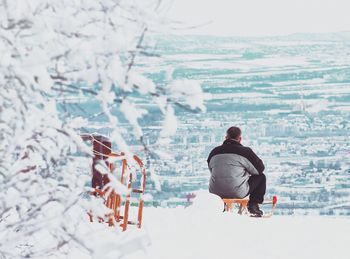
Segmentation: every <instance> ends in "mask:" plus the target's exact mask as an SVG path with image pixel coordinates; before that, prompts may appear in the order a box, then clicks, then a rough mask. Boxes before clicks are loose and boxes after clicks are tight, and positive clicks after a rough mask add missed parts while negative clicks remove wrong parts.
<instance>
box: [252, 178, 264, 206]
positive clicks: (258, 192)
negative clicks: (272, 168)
mask: <svg viewBox="0 0 350 259" xmlns="http://www.w3.org/2000/svg"><path fill="white" fill-rule="evenodd" d="M248 184H249V194H250V197H249V203H251V204H254V203H263V201H264V195H265V192H266V176H265V175H264V174H259V175H252V176H251V177H250V178H249V180H248Z"/></svg>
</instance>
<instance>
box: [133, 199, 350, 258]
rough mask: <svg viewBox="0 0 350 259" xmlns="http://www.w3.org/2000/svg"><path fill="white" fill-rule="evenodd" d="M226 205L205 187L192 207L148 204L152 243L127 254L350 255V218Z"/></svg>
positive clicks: (146, 238)
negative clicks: (255, 212) (246, 212)
mask: <svg viewBox="0 0 350 259" xmlns="http://www.w3.org/2000/svg"><path fill="white" fill-rule="evenodd" d="M221 211H222V204H221V201H220V200H219V199H216V197H214V196H211V195H210V194H204V193H202V194H201V195H199V198H198V199H197V201H196V202H195V204H194V205H193V206H191V207H188V208H145V209H144V221H143V222H144V226H143V229H142V230H141V231H140V232H139V236H140V237H141V239H142V240H143V243H144V244H147V246H146V247H145V249H144V250H138V251H136V252H134V253H132V254H129V255H128V256H127V257H126V258H128V259H141V258H147V259H151V258H152V259H173V258H174V259H207V258H208V259H221V258H225V259H228V258H238V259H250V258H254V259H255V258H259V259H289V258H293V259H303V258H305V259H306V258H307V259H313V258H315V259H316V258H317V259H323V258H327V259H333V258H334V259H348V258H350V253H349V249H348V245H349V241H350V239H349V236H350V218H330V217H317V216H315V217H314V216H303V217H302V216H298V217H293V216H274V217H272V218H270V219H258V218H249V217H245V216H238V215H234V214H230V213H222V212H221ZM131 231H133V230H131ZM135 232H136V231H135Z"/></svg>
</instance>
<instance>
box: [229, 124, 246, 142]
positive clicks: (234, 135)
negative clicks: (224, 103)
mask: <svg viewBox="0 0 350 259" xmlns="http://www.w3.org/2000/svg"><path fill="white" fill-rule="evenodd" d="M226 139H234V140H236V141H238V142H239V143H241V141H242V131H241V129H240V128H238V127H230V128H229V129H228V130H227V131H226Z"/></svg>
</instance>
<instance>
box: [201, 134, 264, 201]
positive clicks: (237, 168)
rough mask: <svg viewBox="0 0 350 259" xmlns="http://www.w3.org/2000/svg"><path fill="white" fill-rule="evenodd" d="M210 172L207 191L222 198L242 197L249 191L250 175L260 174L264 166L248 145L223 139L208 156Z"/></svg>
mask: <svg viewBox="0 0 350 259" xmlns="http://www.w3.org/2000/svg"><path fill="white" fill-rule="evenodd" d="M207 162H208V166H209V170H210V173H211V177H210V183H209V191H210V192H211V193H214V194H217V195H219V196H220V197H222V198H244V197H245V196H247V195H248V193H249V185H248V179H249V177H250V175H258V174H262V172H263V171H264V169H265V166H264V164H263V162H262V161H261V159H260V158H259V157H258V156H257V155H256V154H255V153H254V152H253V150H251V149H250V148H249V147H245V146H243V145H241V144H240V143H238V142H237V141H235V140H232V139H228V140H225V141H224V143H223V144H222V145H221V146H218V147H216V148H214V149H213V150H212V151H211V152H210V154H209V157H208V160H207Z"/></svg>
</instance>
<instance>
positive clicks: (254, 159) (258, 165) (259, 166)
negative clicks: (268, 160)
mask: <svg viewBox="0 0 350 259" xmlns="http://www.w3.org/2000/svg"><path fill="white" fill-rule="evenodd" d="M250 151H251V152H250V154H249V161H250V162H251V163H252V164H253V166H254V167H255V169H256V170H257V171H258V173H259V174H262V173H263V172H264V170H265V165H264V163H263V161H262V160H261V159H260V158H259V157H258V156H257V155H256V154H255V153H254V151H253V150H252V149H250Z"/></svg>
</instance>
